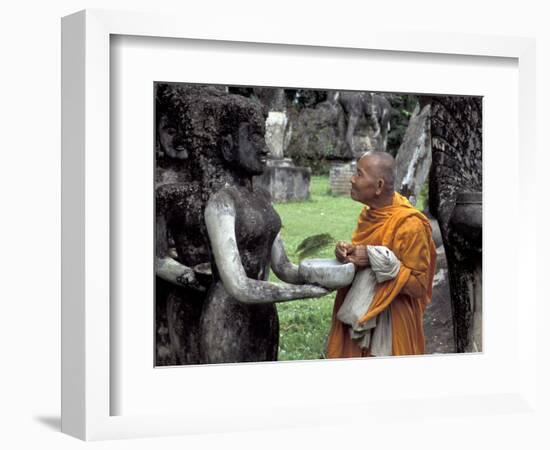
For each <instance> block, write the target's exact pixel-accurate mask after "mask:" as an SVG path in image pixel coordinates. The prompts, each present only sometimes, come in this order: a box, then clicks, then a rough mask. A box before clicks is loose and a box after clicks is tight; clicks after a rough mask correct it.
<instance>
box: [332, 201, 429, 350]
mask: <svg viewBox="0 0 550 450" xmlns="http://www.w3.org/2000/svg"><path fill="white" fill-rule="evenodd" d="M352 243H353V244H354V245H384V246H386V247H388V248H389V249H390V250H392V251H393V253H394V254H395V256H396V257H397V258H398V259H399V260H400V261H401V268H400V270H399V273H398V274H397V276H396V277H395V278H394V279H393V280H388V281H385V282H383V283H379V284H378V285H377V287H376V290H375V293H374V298H373V301H372V303H371V306H370V308H369V310H368V311H367V313H366V314H365V316H364V317H363V318H362V319H361V322H366V321H367V320H369V319H371V318H372V317H374V316H376V315H378V314H380V313H381V312H382V311H384V310H385V309H386V308H390V315H391V325H392V354H393V355H420V354H423V353H424V327H423V315H424V310H425V308H426V305H427V304H428V303H429V302H430V301H431V298H432V282H433V277H434V273H435V262H436V252H435V245H434V242H433V239H432V229H431V226H430V222H429V221H428V219H427V218H426V216H424V215H423V214H422V213H421V212H420V211H418V210H416V209H415V208H414V207H413V206H412V205H411V204H410V203H409V201H408V200H407V199H406V198H405V197H403V196H402V195H400V194H398V193H395V194H394V197H393V202H392V204H391V205H390V206H385V207H383V208H378V209H369V208H368V207H365V208H364V209H363V211H361V214H360V216H359V221H358V223H357V228H356V230H355V231H354V233H353V235H352ZM348 289H349V288H344V289H340V290H339V291H338V293H337V295H336V300H335V303H334V310H333V313H332V326H331V330H330V333H329V339H328V345H327V356H328V357H329V358H353V357H360V356H368V351H364V350H362V349H361V348H360V347H359V346H358V345H357V343H356V342H355V341H354V340H352V339H351V337H350V335H349V325H346V324H344V323H342V322H340V321H339V320H338V319H337V317H336V314H337V313H338V310H339V309H340V306H341V305H342V303H343V302H344V298H345V296H346V293H347V291H348Z"/></svg>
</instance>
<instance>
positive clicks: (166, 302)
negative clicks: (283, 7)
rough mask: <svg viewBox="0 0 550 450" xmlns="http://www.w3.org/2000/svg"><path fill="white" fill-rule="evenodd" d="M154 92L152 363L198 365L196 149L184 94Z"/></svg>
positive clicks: (170, 88) (200, 255)
mask: <svg viewBox="0 0 550 450" xmlns="http://www.w3.org/2000/svg"><path fill="white" fill-rule="evenodd" d="M156 87H157V90H156V105H155V107H156V111H155V112H156V141H157V149H156V163H157V165H156V180H155V185H156V204H155V211H156V226H155V233H156V242H155V250H156V262H155V267H156V275H157V277H156V308H155V309H156V328H157V330H156V331H157V334H156V339H157V342H156V344H157V345H156V347H157V355H156V364H157V365H175V364H198V363H200V350H199V339H198V336H199V322H200V315H201V312H202V306H203V303H204V299H205V297H206V292H207V289H208V287H209V285H210V282H211V276H209V267H208V262H209V260H210V255H209V250H208V246H207V238H206V233H205V228H204V220H203V219H202V216H203V213H204V203H205V202H204V201H203V196H202V186H201V182H200V181H201V176H200V173H198V172H197V171H196V170H192V166H191V165H190V161H191V160H192V159H193V158H194V157H195V158H196V156H197V152H198V151H199V149H200V145H199V142H198V141H197V140H193V139H190V138H189V134H190V133H189V129H188V125H189V116H190V114H189V112H188V108H187V106H188V103H187V102H186V100H187V99H186V96H185V95H184V94H185V92H184V91H182V89H181V88H178V87H177V86H176V85H170V84H158V85H157V86H156Z"/></svg>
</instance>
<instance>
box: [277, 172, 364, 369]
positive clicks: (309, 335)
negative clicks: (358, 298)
mask: <svg viewBox="0 0 550 450" xmlns="http://www.w3.org/2000/svg"><path fill="white" fill-rule="evenodd" d="M328 189H329V184H328V177H326V176H325V177H321V176H317V177H312V180H311V186H310V192H311V199H310V200H309V201H307V202H299V203H284V204H277V205H275V209H276V210H277V212H278V213H279V215H280V216H281V220H282V223H283V228H282V230H281V235H282V237H283V241H284V243H285V248H286V251H287V254H288V256H289V258H290V260H291V261H292V262H294V263H298V256H297V254H296V247H297V246H298V244H299V243H300V242H302V241H303V240H304V239H305V238H307V237H308V236H312V235H315V234H321V233H329V234H330V235H331V236H332V237H334V238H335V239H336V240H347V241H349V240H351V233H352V231H353V230H354V229H355V225H356V223H357V217H358V216H359V213H360V212H361V209H362V205H361V204H359V203H357V202H354V201H353V200H351V199H350V198H349V197H347V196H332V195H331V194H329V192H328ZM333 256H334V247H333V246H330V247H328V248H326V249H323V250H322V251H321V252H319V253H318V254H317V255H315V257H320V258H332V257H333ZM271 279H272V280H273V281H275V280H276V278H275V277H274V276H273V274H272V275H271ZM334 297H335V293H332V294H329V295H326V296H325V297H322V298H318V299H307V300H297V301H293V302H288V303H279V304H277V310H278V312H279V321H280V330H281V331H280V339H279V360H282V361H288V360H304V359H319V358H323V357H324V351H325V342H326V338H327V336H328V332H329V329H330V321H331V316H332V305H333V303H334Z"/></svg>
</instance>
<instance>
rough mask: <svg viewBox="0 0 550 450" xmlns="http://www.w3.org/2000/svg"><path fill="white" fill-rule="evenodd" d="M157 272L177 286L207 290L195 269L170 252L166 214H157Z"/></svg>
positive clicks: (159, 275) (160, 276)
mask: <svg viewBox="0 0 550 450" xmlns="http://www.w3.org/2000/svg"><path fill="white" fill-rule="evenodd" d="M155 273H156V275H157V276H158V277H159V278H162V279H163V280H165V281H168V282H169V283H172V284H175V285H177V286H182V287H188V288H192V289H196V290H197V291H205V290H206V288H205V287H204V286H202V285H201V284H200V283H199V282H198V281H197V277H196V275H195V271H194V270H193V269H192V268H191V267H188V266H186V265H184V264H182V263H180V262H179V261H176V260H175V259H174V258H172V257H171V256H170V255H169V252H168V232H167V229H166V220H165V218H164V216H157V222H156V255H155Z"/></svg>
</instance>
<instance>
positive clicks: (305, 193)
mask: <svg viewBox="0 0 550 450" xmlns="http://www.w3.org/2000/svg"><path fill="white" fill-rule="evenodd" d="M310 182H311V169H310V168H309V167H296V166H294V165H293V164H292V162H291V161H289V160H288V159H287V160H281V161H280V162H278V161H269V160H268V165H267V167H266V168H265V170H264V173H263V174H261V175H259V176H256V177H254V188H255V189H256V188H263V189H265V190H266V191H267V192H269V193H270V195H271V200H272V201H273V202H275V203H285V202H293V201H303V200H308V199H309V195H310V194H309V185H310Z"/></svg>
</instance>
